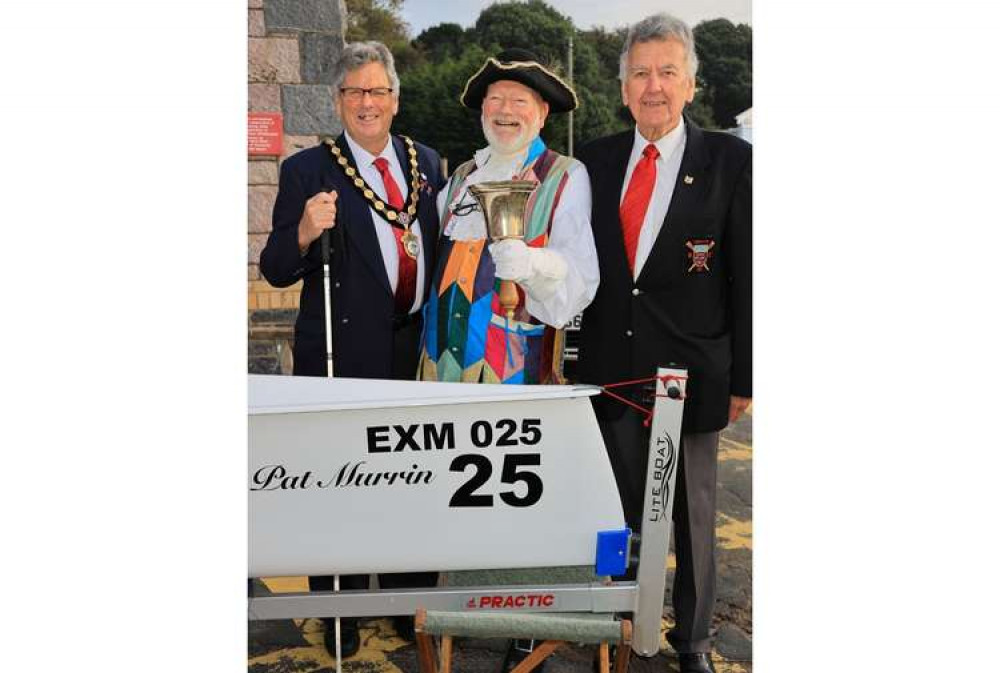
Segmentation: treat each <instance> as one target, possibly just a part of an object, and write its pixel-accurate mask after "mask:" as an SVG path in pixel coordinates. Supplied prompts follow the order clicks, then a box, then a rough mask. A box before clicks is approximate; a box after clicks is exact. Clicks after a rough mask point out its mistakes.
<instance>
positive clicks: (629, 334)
mask: <svg viewBox="0 0 1000 673" xmlns="http://www.w3.org/2000/svg"><path fill="white" fill-rule="evenodd" d="M625 336H627V337H630V336H632V330H630V329H627V330H625Z"/></svg>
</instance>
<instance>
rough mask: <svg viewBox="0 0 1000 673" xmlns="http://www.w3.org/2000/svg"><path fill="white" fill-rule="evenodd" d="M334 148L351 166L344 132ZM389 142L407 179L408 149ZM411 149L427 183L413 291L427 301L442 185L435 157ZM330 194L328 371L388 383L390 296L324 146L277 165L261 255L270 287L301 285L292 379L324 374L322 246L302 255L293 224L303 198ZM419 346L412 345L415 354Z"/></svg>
mask: <svg viewBox="0 0 1000 673" xmlns="http://www.w3.org/2000/svg"><path fill="white" fill-rule="evenodd" d="M336 142H337V145H338V147H340V150H341V152H342V153H343V154H344V156H346V157H348V158H349V159H350V161H351V162H352V164H353V163H354V157H353V155H352V154H351V151H350V149H349V147H348V145H347V142H346V141H345V139H344V136H343V134H341V135H340V136H339V137H338V138H337V140H336ZM392 144H393V147H394V149H395V150H396V156H397V157H398V158H399V163H400V165H401V166H403V172H404V173H405V174H406V176H407V181H409V165H410V163H409V158H408V155H407V152H406V145H405V144H404V143H403V141H402V139H401V138H399V137H398V136H392ZM414 146H415V147H416V150H417V167H418V170H419V171H420V172H421V173H422V174H423V176H424V178H425V179H424V182H425V184H424V185H423V186H422V187H421V191H420V196H419V201H418V203H417V219H418V220H419V222H420V234H421V246H422V249H423V253H424V271H425V273H424V287H423V288H417V291H418V292H421V291H422V292H423V296H424V298H425V299H426V297H427V291H428V287H429V285H430V283H429V278H430V276H431V274H432V273H433V271H434V262H435V256H434V253H435V249H436V245H437V238H438V227H439V225H438V215H437V206H436V200H437V193H438V190H439V189H440V188H441V187H442V186H443V184H444V182H445V180H444V177H443V176H442V175H441V160H440V157H439V156H438V153H437V152H435V151H434V150H432V149H430V148H429V147H427V146H425V145H421V144H420V143H416V142H414ZM332 189H336V190H337V224H336V226H334V228H333V229H332V230H331V232H330V242H331V255H330V258H331V260H330V261H331V265H330V293H331V309H332V313H333V318H332V322H333V326H334V330H333V352H334V372H335V374H336V375H337V376H344V377H354V378H386V379H387V378H392V377H391V363H392V346H393V327H392V320H393V312H394V307H393V295H392V289H391V286H390V285H389V277H388V276H387V275H386V272H385V264H384V263H383V262H382V252H381V249H380V248H379V244H378V238H377V237H376V235H375V228H374V223H373V222H372V214H371V211H370V210H369V204H368V202H367V201H366V200H365V199H364V197H363V196H362V195H361V194H359V193H358V192H357V190H356V188H355V187H354V186H353V184H352V183H351V182H349V181H348V179H347V177H346V176H345V175H344V173H343V171H342V170H341V168H340V167H339V166H337V165H336V162H335V160H334V159H333V156H332V155H331V153H330V149H329V148H328V147H327V146H326V145H324V144H320V145H319V146H317V147H311V148H309V149H306V150H302V151H301V152H298V153H297V154H295V155H293V156H290V157H288V158H287V159H286V160H285V161H284V162H283V163H282V165H281V177H280V179H279V183H278V198H277V200H276V201H275V203H274V216H273V219H272V226H271V233H270V235H269V236H268V238H267V245H266V246H265V247H264V250H263V251H262V252H261V254H260V272H261V274H262V275H263V276H264V278H266V279H267V281H268V282H269V283H271V285H274V286H275V287H288V286H289V285H292V284H293V283H295V282H297V281H298V280H300V279H301V280H302V281H303V284H302V293H301V295H300V299H299V314H298V318H297V319H296V321H295V345H294V349H293V354H294V362H293V373H294V374H296V375H305V376H326V337H325V332H324V329H323V321H324V305H323V304H324V302H323V262H322V257H321V243H320V240H319V239H317V240H316V241H313V243H312V244H311V245H310V246H309V251H308V253H307V254H306V255H305V257H301V256H300V255H299V244H298V226H299V220H300V219H301V218H302V213H303V211H304V210H305V203H306V200H307V199H309V198H311V197H313V196H315V195H316V194H317V193H319V192H320V191H330V190H332ZM418 347H419V344H418V343H417V341H416V340H415V342H414V344H413V348H414V351H416V349H417V348H418Z"/></svg>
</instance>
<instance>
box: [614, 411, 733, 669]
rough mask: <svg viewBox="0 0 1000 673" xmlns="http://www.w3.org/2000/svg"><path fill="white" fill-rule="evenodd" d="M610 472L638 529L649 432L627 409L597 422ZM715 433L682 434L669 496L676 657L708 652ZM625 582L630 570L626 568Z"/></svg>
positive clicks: (712, 605)
mask: <svg viewBox="0 0 1000 673" xmlns="http://www.w3.org/2000/svg"><path fill="white" fill-rule="evenodd" d="M600 426H601V434H602V435H603V437H604V445H605V447H607V451H608V456H609V458H610V459H611V467H612V469H613V470H614V474H615V481H616V482H617V483H618V492H619V494H620V495H621V499H622V508H623V509H624V510H625V521H626V522H627V524H628V526H629V528H631V529H632V531H633V532H638V531H641V530H642V500H643V494H644V489H645V480H646V462H647V458H648V453H647V452H648V450H649V428H644V427H643V426H642V417H641V416H640V415H639V414H638V413H637V412H635V411H633V410H631V409H627V410H626V411H625V412H624V413H623V414H622V415H621V417H619V418H618V419H615V420H610V421H600ZM718 449H719V433H718V432H703V433H691V434H682V436H681V450H680V460H679V461H678V467H677V486H676V494H675V496H674V511H673V521H674V528H673V537H674V551H675V553H676V555H677V570H676V572H675V573H674V585H673V589H672V592H671V599H672V601H673V606H674V615H675V617H676V619H677V623H676V625H675V626H674V628H673V629H671V630H670V632H669V633H668V634H667V640H668V641H669V642H670V644H671V645H672V646H673V648H674V649H675V650H676V651H677V652H684V653H690V652H711V650H712V633H711V630H710V629H711V626H712V612H713V610H714V609H715V485H716V476H717V474H718ZM626 577H627V578H629V579H634V577H635V569H634V568H630V569H629V574H628V575H626Z"/></svg>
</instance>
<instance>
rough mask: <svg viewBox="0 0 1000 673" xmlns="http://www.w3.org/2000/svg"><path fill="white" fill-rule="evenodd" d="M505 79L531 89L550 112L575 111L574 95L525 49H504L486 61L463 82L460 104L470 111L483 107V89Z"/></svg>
mask: <svg viewBox="0 0 1000 673" xmlns="http://www.w3.org/2000/svg"><path fill="white" fill-rule="evenodd" d="M502 79H507V80H511V81H514V82H520V83H521V84H523V85H525V86H527V87H531V88H532V89H534V90H535V91H537V92H538V94H539V95H540V96H541V97H542V98H543V99H545V102H546V103H548V104H549V112H550V113H552V114H558V113H560V112H569V111H570V110H575V109H576V106H577V104H578V103H577V100H576V92H575V91H573V87H571V86H570V85H569V84H567V83H566V82H564V81H562V79H560V78H559V76H558V75H556V74H555V73H553V72H552V71H551V70H549V69H548V68H546V67H545V66H543V65H542V64H541V63H539V61H538V57H537V56H535V55H534V54H532V53H531V52H530V51H528V50H527V49H505V50H504V51H502V52H500V53H499V54H497V55H496V56H491V57H490V58H488V59H487V60H486V65H484V66H483V67H482V68H480V69H479V72H477V73H476V74H475V75H473V76H472V77H470V78H469V81H468V82H466V83H465V91H463V92H462V97H461V99H460V100H461V101H462V105H464V106H465V107H467V108H471V109H473V110H481V109H482V108H483V98H484V97H485V96H486V89H488V88H489V86H490V84H493V82H496V81H499V80H502Z"/></svg>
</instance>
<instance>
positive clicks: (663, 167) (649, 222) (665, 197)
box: [618, 118, 687, 280]
mask: <svg viewBox="0 0 1000 673" xmlns="http://www.w3.org/2000/svg"><path fill="white" fill-rule="evenodd" d="M648 144H649V141H648V140H646V139H645V138H643V137H642V134H641V133H639V128H638V127H636V129H635V141H634V142H633V143H632V154H631V155H630V156H629V159H628V166H627V167H626V169H625V183H624V184H623V185H622V193H621V198H620V199H619V200H618V205H621V202H622V201H624V200H625V193H626V192H627V191H628V184H629V181H630V180H632V172H633V171H634V170H635V165H636V164H637V163H639V159H641V158H642V151H643V150H644V149H646V145H648ZM653 144H654V145H656V149H657V150H659V152H660V156H658V157H657V158H656V186H655V187H654V188H653V195H652V196H651V197H650V199H649V208H647V209H646V217H645V218H643V220H642V229H641V230H640V231H639V241H638V243H637V244H636V248H635V275H634V276H633V280H634V279H636V278H638V277H639V274H640V273H641V272H642V267H643V265H644V264H645V263H646V259H647V258H648V257H649V252H650V251H651V250H652V249H653V243H655V242H656V237H657V236H659V234H660V229H661V228H662V227H663V220H664V219H665V218H666V217H667V210H668V209H669V208H670V199H671V198H673V195H674V184H676V182H677V173H678V172H679V171H680V169H681V159H682V158H684V146H685V145H686V144H687V130H686V129H685V128H684V119H683V118H681V121H680V123H679V124H677V126H676V128H674V130H672V131H671V132H670V133H668V134H667V135H665V136H663V137H662V138H660V139H659V140H657V141H656V142H655V143H653Z"/></svg>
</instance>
